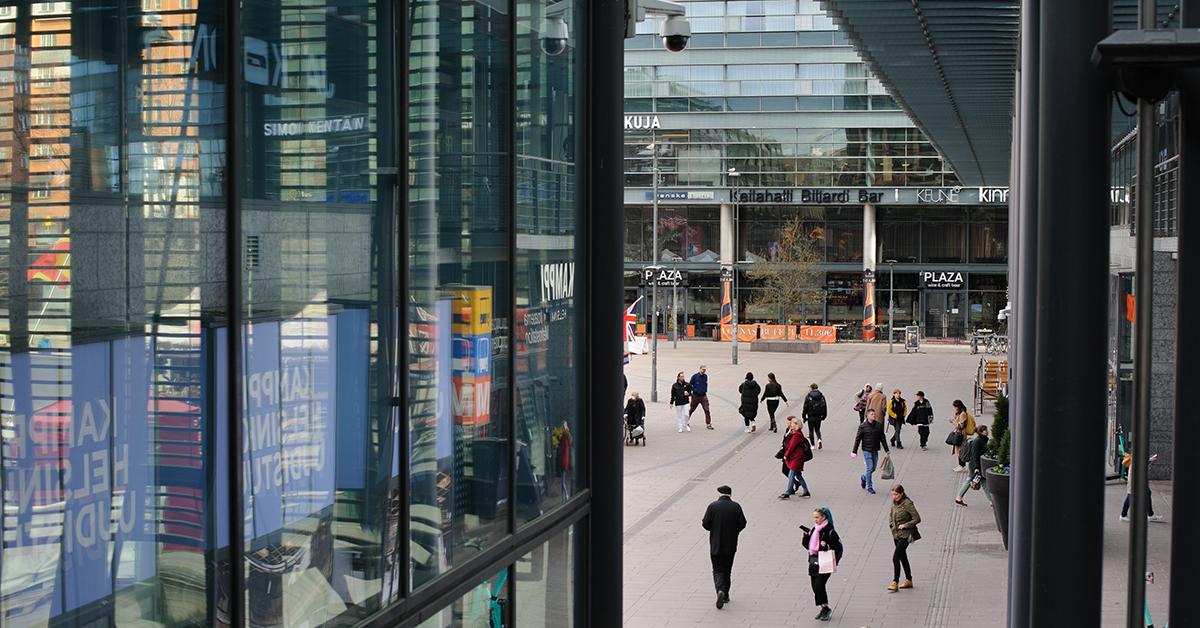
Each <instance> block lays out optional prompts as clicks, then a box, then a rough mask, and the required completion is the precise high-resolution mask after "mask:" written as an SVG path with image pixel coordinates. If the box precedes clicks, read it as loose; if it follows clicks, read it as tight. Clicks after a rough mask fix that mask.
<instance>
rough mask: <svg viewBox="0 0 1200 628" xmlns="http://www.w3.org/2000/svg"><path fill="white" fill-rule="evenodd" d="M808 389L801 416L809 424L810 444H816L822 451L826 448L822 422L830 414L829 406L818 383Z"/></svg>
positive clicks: (812, 384) (810, 385)
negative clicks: (822, 440)
mask: <svg viewBox="0 0 1200 628" xmlns="http://www.w3.org/2000/svg"><path fill="white" fill-rule="evenodd" d="M808 387H809V389H810V390H809V391H808V394H807V395H805V396H804V408H803V409H801V411H800V416H801V417H803V418H804V422H805V423H808V440H809V442H812V443H816V444H817V449H820V448H822V447H824V443H822V442H821V422H822V421H824V420H825V417H826V416H827V415H828V414H829V405H828V404H827V403H825V394H824V393H822V392H821V391H820V390H818V389H817V383H816V382H813V383H811V384H809V385H808Z"/></svg>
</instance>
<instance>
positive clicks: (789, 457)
mask: <svg viewBox="0 0 1200 628" xmlns="http://www.w3.org/2000/svg"><path fill="white" fill-rule="evenodd" d="M811 451H812V446H811V445H809V444H808V439H806V438H804V426H803V425H802V424H801V423H800V421H798V420H796V417H794V416H790V417H788V418H787V438H786V439H785V440H784V445H783V464H784V466H786V467H787V468H788V480H787V482H788V483H787V490H786V491H784V492H783V494H782V495H780V496H779V499H788V498H789V497H791V496H792V495H793V494H794V493H795V492H796V483H799V484H800V487H801V488H803V489H804V493H802V494H801V495H800V496H801V497H812V493H811V492H809V490H808V483H807V482H805V481H804V475H803V472H804V460H805V458H807V457H809V456H811V453H809V452H811Z"/></svg>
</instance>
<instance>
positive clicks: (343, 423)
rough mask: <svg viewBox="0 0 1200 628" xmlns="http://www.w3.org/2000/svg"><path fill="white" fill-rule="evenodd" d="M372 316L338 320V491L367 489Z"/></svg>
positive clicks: (356, 313) (362, 312)
mask: <svg viewBox="0 0 1200 628" xmlns="http://www.w3.org/2000/svg"><path fill="white" fill-rule="evenodd" d="M370 334H371V320H370V312H369V311H368V310H366V309H362V308H360V309H351V310H346V311H344V312H342V313H340V314H338V316H337V353H336V355H337V370H336V376H337V392H338V394H337V420H336V425H337V431H336V438H337V488H339V489H343V490H346V489H365V488H366V487H367V481H368V480H367V451H366V447H367V445H368V444H369V443H370V438H369V437H368V431H367V426H368V424H369V422H370V421H372V420H373V419H374V417H373V416H372V415H371V414H370V412H369V411H368V408H370V403H369V402H368V401H367V392H368V384H369V383H370V373H368V372H367V369H368V362H369V359H370V350H371V347H370V340H371V338H370Z"/></svg>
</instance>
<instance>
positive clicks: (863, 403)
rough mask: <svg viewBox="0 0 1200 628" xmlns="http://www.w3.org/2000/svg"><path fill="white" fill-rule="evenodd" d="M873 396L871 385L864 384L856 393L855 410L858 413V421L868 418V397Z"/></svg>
mask: <svg viewBox="0 0 1200 628" xmlns="http://www.w3.org/2000/svg"><path fill="white" fill-rule="evenodd" d="M870 398H871V385H870V384H863V387H862V390H860V391H858V393H857V394H855V395H854V400H855V401H854V411H855V412H857V413H858V422H859V423H862V422H863V421H866V420H867V399H870Z"/></svg>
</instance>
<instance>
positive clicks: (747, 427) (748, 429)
mask: <svg viewBox="0 0 1200 628" xmlns="http://www.w3.org/2000/svg"><path fill="white" fill-rule="evenodd" d="M746 433H747V434H749V433H750V426H749V425H747V426H746Z"/></svg>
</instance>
